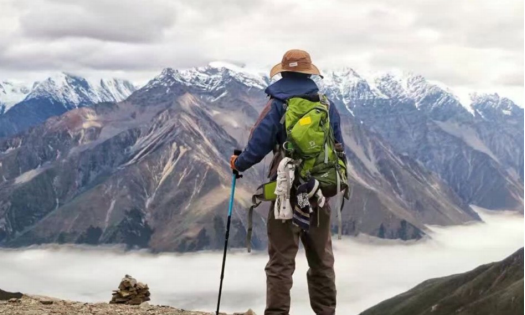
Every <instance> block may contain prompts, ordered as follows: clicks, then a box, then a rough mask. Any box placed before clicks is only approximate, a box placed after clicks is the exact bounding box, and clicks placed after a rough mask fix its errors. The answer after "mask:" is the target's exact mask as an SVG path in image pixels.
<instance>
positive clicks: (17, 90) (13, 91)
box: [0, 81, 31, 115]
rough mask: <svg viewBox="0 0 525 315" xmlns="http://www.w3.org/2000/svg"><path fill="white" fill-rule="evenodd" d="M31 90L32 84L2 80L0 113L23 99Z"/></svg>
mask: <svg viewBox="0 0 525 315" xmlns="http://www.w3.org/2000/svg"><path fill="white" fill-rule="evenodd" d="M30 91H31V86H30V85H27V84H25V83H20V82H13V81H3V82H0V115H2V114H4V113H5V112H7V111H8V110H9V109H10V108H11V107H12V106H13V105H15V104H16V103H18V102H20V101H22V100H23V99H24V98H25V97H26V96H27V94H29V92H30Z"/></svg>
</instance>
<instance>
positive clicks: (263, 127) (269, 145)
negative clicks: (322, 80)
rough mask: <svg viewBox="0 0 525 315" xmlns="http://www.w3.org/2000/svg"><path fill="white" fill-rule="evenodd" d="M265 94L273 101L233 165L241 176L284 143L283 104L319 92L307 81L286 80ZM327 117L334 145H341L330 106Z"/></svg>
mask: <svg viewBox="0 0 525 315" xmlns="http://www.w3.org/2000/svg"><path fill="white" fill-rule="evenodd" d="M265 92H266V94H268V95H269V96H270V97H271V99H272V101H271V102H270V103H269V104H268V105H267V107H268V108H265V109H264V110H263V111H262V113H261V116H260V117H259V119H258V120H257V123H256V124H255V126H254V128H253V130H252V134H251V137H250V140H249V141H248V145H247V146H246V148H245V149H244V151H243V152H242V153H241V154H240V155H239V157H238V158H237V160H236V161H235V168H236V169H237V170H238V171H240V172H244V171H246V170H247V169H249V168H250V167H252V166H253V165H255V164H257V163H259V162H260V161H261V160H262V159H263V158H264V157H265V156H266V155H267V154H268V153H270V152H271V151H272V150H273V149H274V148H275V146H276V145H277V144H279V145H282V144H283V143H284V142H285V141H286V131H285V129H284V125H283V124H282V123H281V118H282V117H283V115H284V113H285V110H284V106H283V105H284V102H286V100H287V99H289V98H291V97H293V96H297V95H305V94H306V95H312V94H317V93H318V92H319V88H318V87H317V85H316V84H315V82H314V81H313V80H312V79H310V78H307V77H286V78H282V79H280V80H279V81H277V82H275V83H273V84H272V85H270V86H269V87H268V88H266V91H265ZM329 116H330V124H331V126H332V130H333V131H334V138H335V141H336V142H338V143H341V144H343V145H344V143H343V137H342V134H341V127H340V121H341V120H340V117H339V113H338V112H337V109H336V108H335V106H334V105H333V103H331V105H330V109H329Z"/></svg>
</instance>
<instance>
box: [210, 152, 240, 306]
mask: <svg viewBox="0 0 525 315" xmlns="http://www.w3.org/2000/svg"><path fill="white" fill-rule="evenodd" d="M241 152H242V151H241V150H234V151H233V155H239V154H241ZM241 177H242V175H241V174H239V172H238V171H236V170H233V171H232V190H231V193H230V205H229V207H228V222H227V223H226V235H225V240H224V253H223V255H222V268H221V284H220V285H219V298H218V300H217V312H216V313H215V315H219V308H220V307H221V295H222V281H223V279H224V267H225V265H226V251H227V250H228V238H229V237H230V224H231V219H232V210H233V200H234V199H233V197H234V195H235V183H236V181H237V178H241Z"/></svg>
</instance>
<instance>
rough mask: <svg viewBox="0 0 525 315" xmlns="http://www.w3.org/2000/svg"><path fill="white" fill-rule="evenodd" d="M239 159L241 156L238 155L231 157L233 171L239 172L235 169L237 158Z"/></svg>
mask: <svg viewBox="0 0 525 315" xmlns="http://www.w3.org/2000/svg"><path fill="white" fill-rule="evenodd" d="M238 157H239V156H238V155H235V154H234V155H232V156H231V157H230V168H231V169H232V170H233V171H237V169H236V168H235V161H237V158H238Z"/></svg>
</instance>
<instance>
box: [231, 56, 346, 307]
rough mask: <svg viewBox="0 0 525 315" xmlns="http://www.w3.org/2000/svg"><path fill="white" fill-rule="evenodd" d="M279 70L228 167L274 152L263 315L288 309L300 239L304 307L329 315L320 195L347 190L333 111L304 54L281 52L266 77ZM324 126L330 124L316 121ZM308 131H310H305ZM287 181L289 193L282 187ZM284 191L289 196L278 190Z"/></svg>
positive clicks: (326, 223)
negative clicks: (304, 279)
mask: <svg viewBox="0 0 525 315" xmlns="http://www.w3.org/2000/svg"><path fill="white" fill-rule="evenodd" d="M278 73H281V76H282V79H280V80H279V81H276V82H275V83H273V84H272V85H270V86H269V87H268V88H267V89H266V91H265V92H266V93H267V94H268V95H269V97H270V100H269V102H268V104H267V105H266V107H265V108H264V109H263V110H262V112H261V114H260V116H259V118H258V120H257V122H256V123H255V125H254V127H253V129H252V132H251V135H250V139H249V141H248V144H247V146H246V148H245V150H244V151H243V152H242V153H240V154H239V155H233V156H232V157H231V160H230V165H231V168H232V169H234V170H236V171H239V172H244V171H246V170H247V169H249V168H250V167H252V166H253V165H255V164H257V163H259V162H260V161H261V160H262V159H263V158H264V157H265V156H266V155H267V154H268V153H270V152H271V151H273V152H274V158H273V161H272V164H271V166H270V174H269V177H270V178H271V179H273V180H275V179H276V178H277V184H276V185H277V189H275V193H276V194H279V197H278V199H277V200H276V201H274V202H272V205H271V208H270V212H269V218H268V223H267V228H268V254H269V256H270V257H269V261H268V264H267V265H266V269H265V270H266V282H267V291H266V310H265V314H266V315H287V314H288V313H289V311H290V289H291V288H292V282H293V280H292V275H293V273H294V270H295V256H296V254H297V251H298V249H299V240H301V241H302V243H303V246H304V249H305V252H306V258H307V260H308V265H309V270H308V273H307V279H308V291H309V295H310V304H311V307H312V309H313V310H314V312H315V313H316V314H317V315H333V314H335V308H336V288H335V273H334V255H333V252H332V241H331V229H330V211H331V210H330V207H329V205H328V202H326V201H325V198H324V197H325V196H326V197H330V196H334V195H335V194H337V193H339V191H341V190H343V189H345V188H347V183H346V182H347V181H346V158H345V157H344V153H343V138H342V135H341V128H340V118H339V113H338V112H337V110H336V108H335V106H331V104H330V102H329V101H328V100H327V99H326V98H325V97H324V96H322V95H320V94H319V89H318V87H317V85H316V84H315V82H314V81H313V80H311V79H310V77H311V76H312V75H319V76H321V74H320V72H319V69H318V68H317V67H316V66H315V65H313V64H312V61H311V59H310V55H309V54H308V53H307V52H305V51H302V50H295V49H294V50H290V51H288V52H286V53H285V55H284V56H283V59H282V62H281V63H279V64H277V65H276V66H275V67H273V68H272V70H271V72H270V77H273V76H275V75H276V74H278ZM301 108H302V109H301ZM305 108H307V109H308V110H304V109H305ZM301 111H302V112H301ZM294 115H295V116H294ZM328 121H329V124H328V123H327V124H326V125H325V124H323V122H328ZM310 126H314V127H315V128H317V129H315V130H314V131H312V132H310V131H308V130H307V129H305V128H309V127H310ZM292 127H293V128H292ZM314 127H312V128H314ZM310 130H313V129H310ZM301 131H303V132H301ZM306 131H308V132H306ZM305 134H307V136H305ZM311 135H316V136H311ZM309 137H314V138H309ZM315 137H317V138H315ZM310 149H312V151H311V152H310V151H309V150H310ZM343 158H344V161H343ZM323 163H324V164H323ZM320 170H321V171H320ZM314 175H315V176H314ZM325 179H327V180H325ZM282 183H283V185H284V186H282V185H280V184H282ZM290 183H293V185H292V186H293V188H291V189H290V187H288V186H286V185H287V184H290ZM283 187H284V188H283ZM286 187H288V193H286V192H283V191H284V190H286ZM320 187H321V189H319V188H320ZM321 190H322V192H321ZM278 191H279V192H278ZM323 193H324V195H323ZM283 196H284V197H283ZM281 197H283V198H281ZM290 206H291V207H290ZM290 208H291V209H290ZM290 210H291V212H290ZM276 215H278V216H279V217H278V218H277V219H276Z"/></svg>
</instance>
